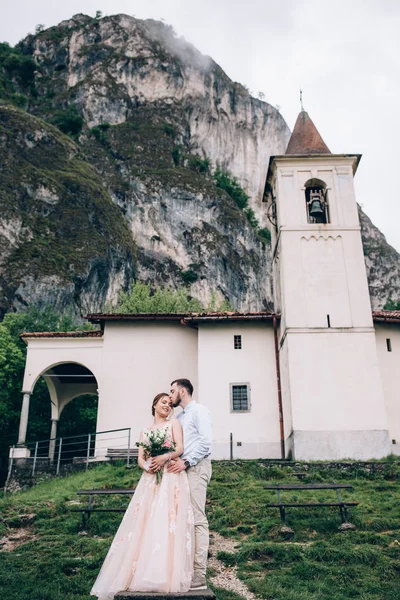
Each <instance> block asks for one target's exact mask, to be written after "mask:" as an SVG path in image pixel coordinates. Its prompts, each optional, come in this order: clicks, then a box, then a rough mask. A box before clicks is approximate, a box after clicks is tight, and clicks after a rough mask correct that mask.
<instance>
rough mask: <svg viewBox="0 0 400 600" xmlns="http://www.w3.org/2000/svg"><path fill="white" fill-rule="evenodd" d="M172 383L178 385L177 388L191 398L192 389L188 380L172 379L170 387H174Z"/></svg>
mask: <svg viewBox="0 0 400 600" xmlns="http://www.w3.org/2000/svg"><path fill="white" fill-rule="evenodd" d="M174 383H176V385H178V386H179V387H183V388H185V390H186V391H187V392H188V394H189V395H190V396H193V391H194V388H193V385H192V383H191V381H189V379H174V381H171V385H174Z"/></svg>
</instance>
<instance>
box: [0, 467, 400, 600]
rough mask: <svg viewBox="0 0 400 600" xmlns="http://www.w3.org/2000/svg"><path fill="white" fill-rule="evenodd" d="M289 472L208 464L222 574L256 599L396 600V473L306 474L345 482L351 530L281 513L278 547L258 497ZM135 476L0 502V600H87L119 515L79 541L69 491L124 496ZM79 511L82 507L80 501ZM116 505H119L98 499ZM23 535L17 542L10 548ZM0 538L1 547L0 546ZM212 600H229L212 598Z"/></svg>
mask: <svg viewBox="0 0 400 600" xmlns="http://www.w3.org/2000/svg"><path fill="white" fill-rule="evenodd" d="M290 471H291V469H290V468H289V467H276V466H266V465H265V464H261V463H259V462H258V461H246V462H241V463H236V462H235V463H228V462H224V463H214V464H213V478H212V481H211V483H210V486H209V500H208V515H209V521H210V528H211V529H212V530H214V531H218V532H219V533H221V534H222V535H224V536H229V537H230V538H233V539H234V540H235V542H236V546H235V548H236V550H235V552H234V553H227V552H220V553H219V556H218V558H220V559H221V560H222V561H223V562H224V563H225V564H226V565H228V566H232V565H236V566H237V568H238V576H239V577H240V578H241V579H242V580H243V581H244V582H245V583H246V585H247V586H248V588H249V589H250V590H251V591H252V592H254V593H255V594H256V595H257V596H259V597H260V598H265V599H266V600H295V599H296V600H303V599H304V600H306V599H307V600H313V599H315V600H317V599H318V600H325V599H326V600H328V599H329V600H347V599H349V598H357V599H362V600H398V599H399V598H400V490H399V475H400V468H399V465H398V464H393V465H392V466H391V467H390V469H388V470H387V472H386V473H385V474H383V475H375V476H373V475H371V474H365V473H364V474H363V473H361V472H359V473H356V474H353V475H349V474H347V475H346V474H343V473H342V472H339V471H338V472H334V471H330V472H328V473H326V472H324V471H323V470H321V471H318V469H317V468H316V469H313V471H312V475H310V476H309V477H308V479H309V481H321V482H323V481H333V480H334V481H337V482H345V483H351V484H352V485H353V486H354V491H353V492H346V491H344V492H343V494H342V498H346V499H349V500H350V499H352V500H357V501H359V502H360V503H361V504H360V506H358V507H356V508H354V509H353V510H352V511H351V513H350V514H351V521H352V522H353V523H354V524H355V525H356V527H357V530H356V531H349V532H345V533H339V532H338V525H339V524H340V518H339V511H338V510H337V509H334V508H332V509H330V508H324V509H319V508H317V509H315V510H307V509H295V508H293V509H288V510H287V524H288V525H289V526H290V527H292V528H293V529H294V530H295V532H296V533H295V537H294V539H293V540H292V541H290V542H287V541H283V540H282V538H281V536H280V533H279V529H280V521H279V511H278V509H266V508H265V504H267V503H268V502H275V501H276V494H275V493H274V492H269V491H265V490H263V487H262V486H263V483H265V482H266V481H272V482H274V481H287V482H293V480H294V478H293V477H291V476H290V475H289V473H290ZM139 476H140V472H139V470H138V469H137V467H135V468H132V469H126V468H125V466H124V465H118V464H112V465H111V464H107V465H99V466H96V467H94V468H92V469H90V470H89V471H87V472H86V473H79V474H75V475H71V476H69V477H67V478H65V479H54V480H52V481H48V482H44V483H41V484H39V485H37V486H36V487H34V488H32V489H31V490H29V491H26V492H19V493H17V494H14V495H8V496H7V497H6V498H5V499H1V500H0V513H1V517H0V541H3V542H4V541H5V538H7V539H8V540H9V541H10V543H11V544H14V543H15V547H14V548H13V549H12V550H11V551H10V550H8V549H7V545H6V544H4V545H3V551H2V552H0V589H1V590H2V593H1V596H0V597H1V600H89V599H90V598H93V597H90V596H89V591H90V588H91V586H92V584H93V582H94V580H95V578H96V576H97V573H98V571H99V569H100V566H101V564H102V562H103V560H104V557H105V555H106V553H107V550H108V548H109V546H110V543H111V540H112V537H113V535H114V533H115V531H116V529H117V527H118V524H119V522H120V520H121V518H122V514H121V513H120V514H118V513H117V514H115V513H114V514H113V513H110V514H107V513H99V514H97V515H92V517H91V519H90V521H89V524H88V527H87V531H86V532H82V531H81V530H80V528H81V519H80V515H79V513H71V512H69V510H68V509H69V508H72V507H74V508H76V506H74V505H73V504H71V502H76V501H77V496H76V490H78V489H80V488H90V487H99V488H101V487H130V486H133V485H134V484H135V483H136V482H137V480H138V478H139ZM333 494H334V492H332V491H328V492H327V491H317V492H307V493H305V492H302V494H301V498H300V496H299V494H298V493H291V492H288V493H287V495H286V496H285V498H287V500H293V501H296V500H299V501H300V500H303V499H306V498H307V495H308V496H309V499H310V500H311V498H312V499H313V500H321V501H329V500H334V496H333ZM81 501H82V502H84V500H81ZM102 502H106V503H107V504H108V505H110V506H121V505H126V504H127V503H128V502H129V498H121V497H115V498H112V499H111V498H110V499H106V500H102ZM21 534H23V535H24V536H25V538H23V539H24V540H25V541H24V543H18V536H20V535H21ZM1 538H3V539H2V540H1ZM215 591H216V595H217V598H218V600H237V599H238V596H237V595H235V594H233V593H232V592H227V591H223V590H215Z"/></svg>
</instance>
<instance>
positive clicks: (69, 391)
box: [14, 331, 103, 458]
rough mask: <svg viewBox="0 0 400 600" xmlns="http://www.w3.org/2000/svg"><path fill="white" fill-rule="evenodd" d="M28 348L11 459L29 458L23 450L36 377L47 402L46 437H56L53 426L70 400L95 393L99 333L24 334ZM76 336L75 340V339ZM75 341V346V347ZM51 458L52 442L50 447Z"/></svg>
mask: <svg viewBox="0 0 400 600" xmlns="http://www.w3.org/2000/svg"><path fill="white" fill-rule="evenodd" d="M21 337H22V339H23V340H24V341H25V343H26V344H27V346H28V352H27V360H26V366H25V375H24V383H23V392H22V393H23V402H22V409H21V418H20V426H19V434H18V443H17V447H16V449H15V452H14V456H16V457H18V456H19V457H21V456H29V451H28V449H27V448H26V447H25V443H26V431H27V426H28V419H29V404H30V397H31V394H32V393H33V390H34V388H35V385H36V383H37V381H38V380H39V378H40V377H43V380H44V381H45V382H46V385H47V388H48V390H49V395H50V401H51V433H50V438H52V439H54V438H55V437H56V436H57V426H58V422H59V419H60V416H61V413H62V411H63V409H64V408H65V406H67V404H69V403H70V402H71V401H72V400H73V399H74V398H77V397H78V396H83V395H87V394H96V395H98V393H99V387H100V378H99V373H100V371H101V352H102V344H103V339H102V332H101V331H85V332H68V333H61V334H54V333H26V334H23V335H22V336H21ZM77 337H79V338H80V339H79V341H78V340H76V338H77ZM77 342H78V344H77ZM49 454H50V458H53V456H54V442H53V443H51V444H50V450H49Z"/></svg>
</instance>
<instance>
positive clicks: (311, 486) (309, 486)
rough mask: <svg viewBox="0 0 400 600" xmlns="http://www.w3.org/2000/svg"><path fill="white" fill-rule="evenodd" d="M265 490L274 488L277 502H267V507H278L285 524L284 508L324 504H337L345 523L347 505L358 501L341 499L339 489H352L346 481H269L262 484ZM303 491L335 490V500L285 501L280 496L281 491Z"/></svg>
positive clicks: (354, 504) (353, 504) (310, 506)
mask: <svg viewBox="0 0 400 600" xmlns="http://www.w3.org/2000/svg"><path fill="white" fill-rule="evenodd" d="M264 489H265V490H276V491H277V493H278V502H277V503H275V504H267V507H268V508H279V511H280V515H281V521H282V523H283V525H286V508H288V507H290V508H295V507H297V508H319V507H325V506H328V507H329V506H337V507H339V510H340V516H341V519H342V524H343V523H347V507H348V506H357V505H358V504H359V502H347V501H344V500H342V498H341V496H340V490H352V489H353V486H352V485H350V484H348V483H303V484H302V483H270V484H265V485H264ZM289 490H291V491H304V490H335V492H336V497H337V501H336V502H304V503H300V502H285V501H283V500H282V498H281V492H283V491H289Z"/></svg>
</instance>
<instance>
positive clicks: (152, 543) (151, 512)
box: [90, 425, 194, 600]
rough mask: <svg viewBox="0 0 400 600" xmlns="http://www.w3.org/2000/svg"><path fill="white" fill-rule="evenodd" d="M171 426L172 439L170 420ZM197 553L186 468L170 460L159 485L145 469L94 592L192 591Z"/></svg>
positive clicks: (106, 595)
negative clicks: (174, 468) (177, 469)
mask: <svg viewBox="0 0 400 600" xmlns="http://www.w3.org/2000/svg"><path fill="white" fill-rule="evenodd" d="M167 429H168V437H169V439H170V440H172V432H171V428H170V426H169V425H168V426H167ZM147 431H148V430H147ZM146 433H147V432H146V431H145V432H144V435H145V436H146ZM193 558H194V519H193V510H192V506H191V503H190V493H189V484H188V478H187V474H186V472H185V471H182V472H181V473H179V474H174V473H168V472H167V469H166V466H165V467H164V472H163V477H162V480H161V482H160V484H159V485H157V484H156V476H155V475H153V474H151V473H148V472H146V471H144V472H143V475H142V476H141V478H140V481H139V483H138V485H137V488H136V491H135V493H134V495H133V497H132V500H131V501H130V503H129V506H128V508H127V511H126V513H125V515H124V518H123V519H122V522H121V524H120V526H119V528H118V531H117V533H116V535H115V537H114V540H113V542H112V544H111V547H110V550H109V551H108V554H107V556H106V558H105V561H104V563H103V566H102V567H101V570H100V573H99V575H98V577H97V579H96V582H95V584H94V586H93V588H92V589H91V591H90V594H91V595H93V596H97V597H98V598H99V600H112V598H113V597H114V595H115V594H116V593H117V592H119V591H122V590H130V591H137V592H166V593H169V592H186V591H188V589H189V588H190V584H191V579H192V575H193Z"/></svg>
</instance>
